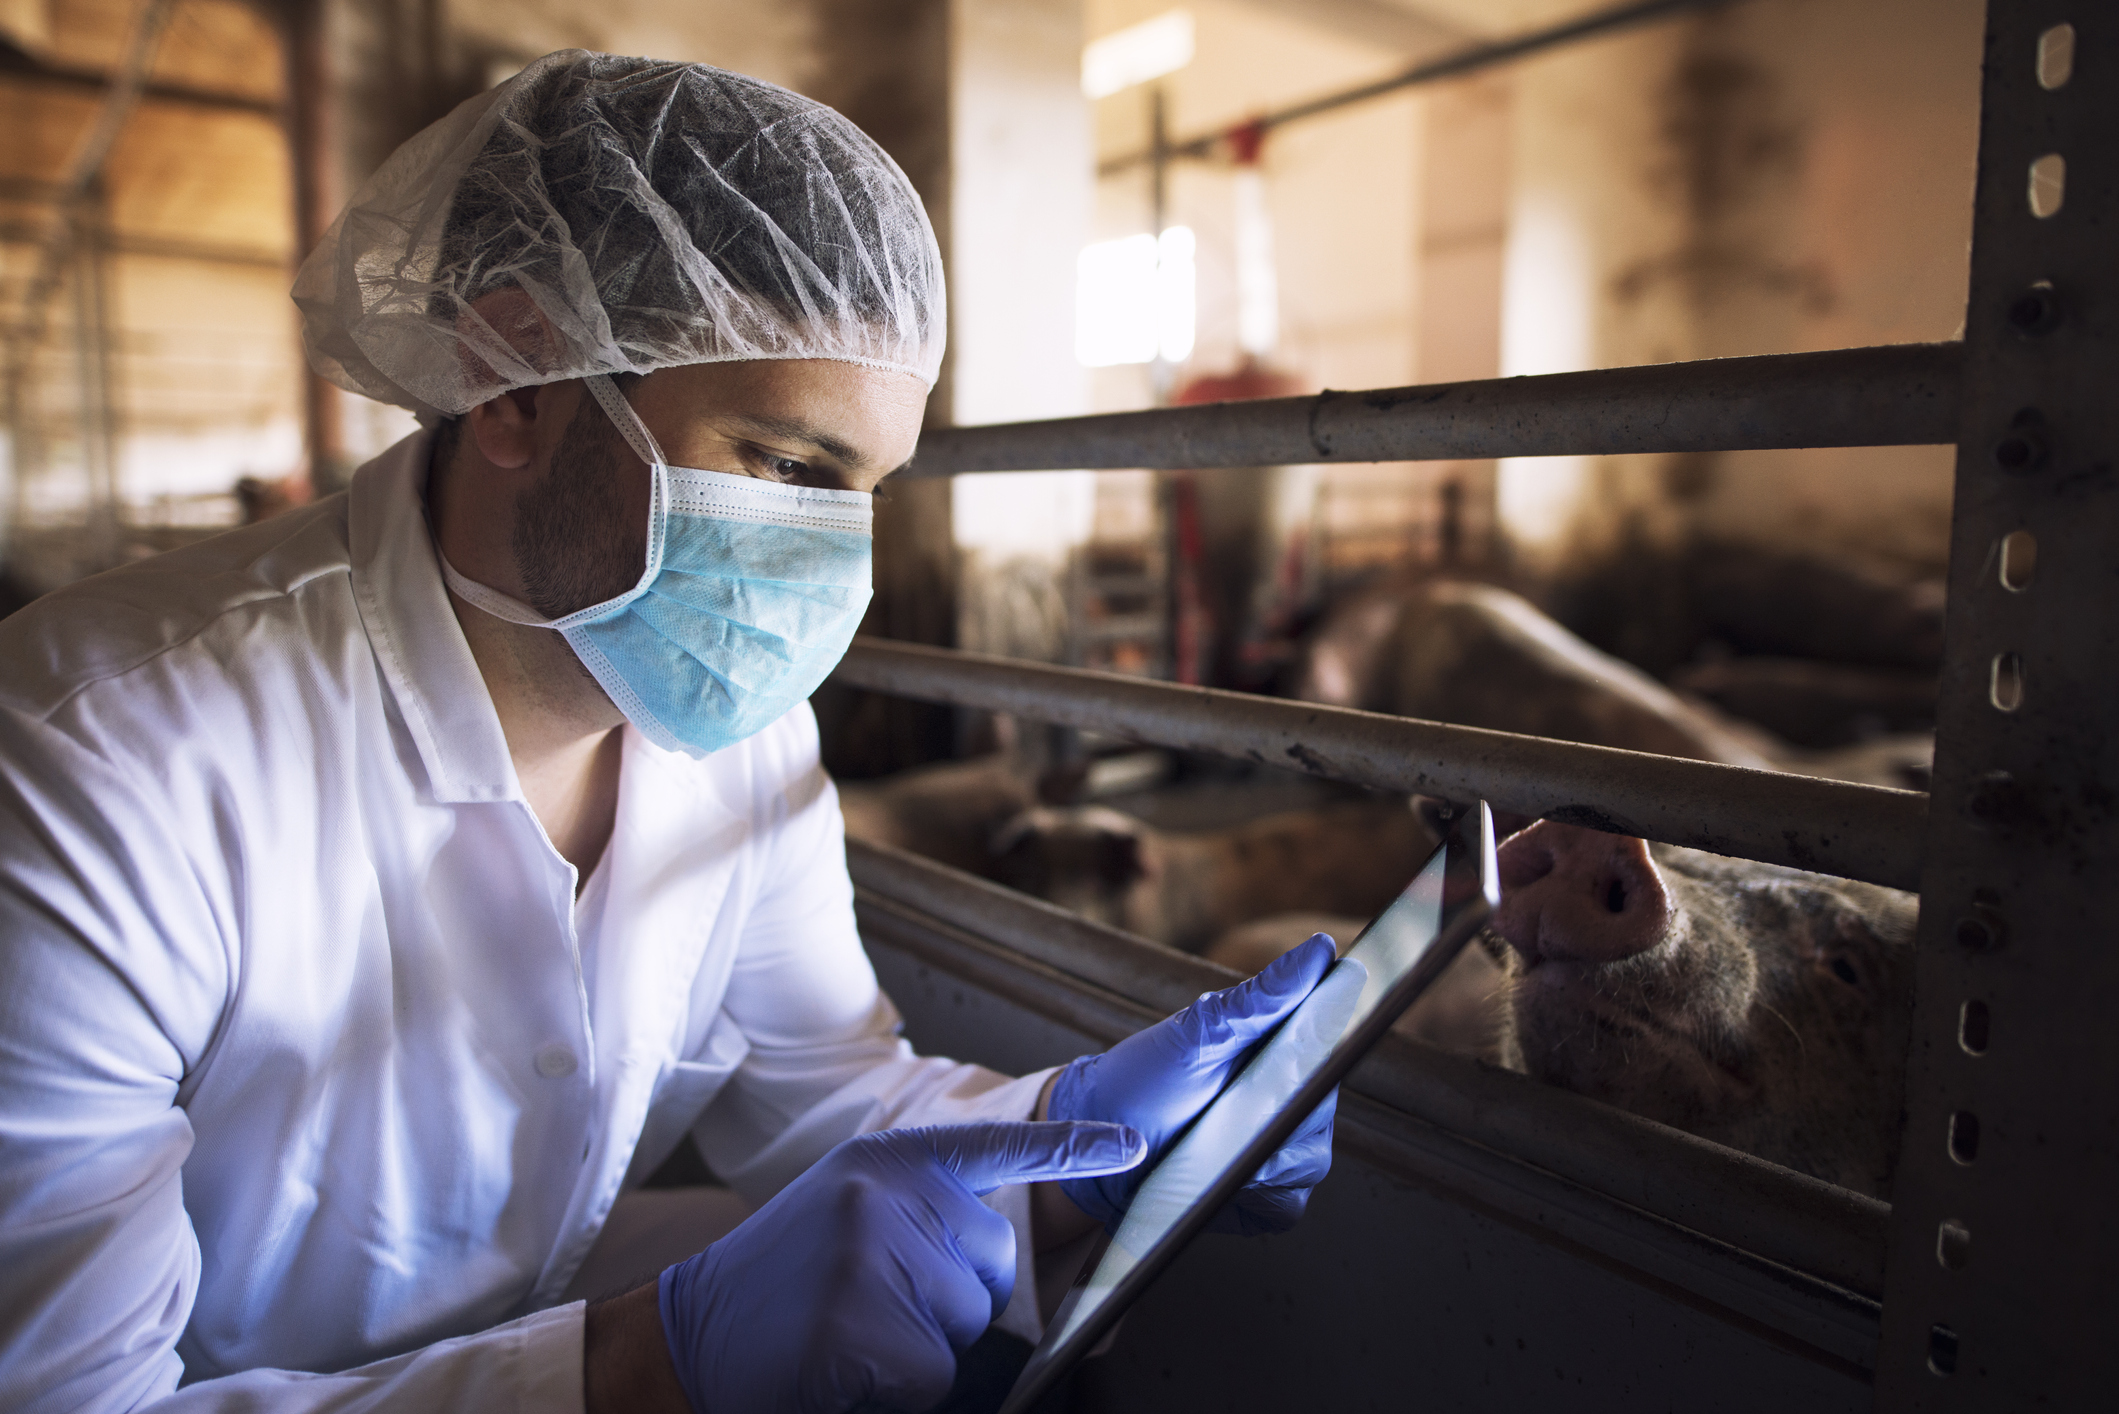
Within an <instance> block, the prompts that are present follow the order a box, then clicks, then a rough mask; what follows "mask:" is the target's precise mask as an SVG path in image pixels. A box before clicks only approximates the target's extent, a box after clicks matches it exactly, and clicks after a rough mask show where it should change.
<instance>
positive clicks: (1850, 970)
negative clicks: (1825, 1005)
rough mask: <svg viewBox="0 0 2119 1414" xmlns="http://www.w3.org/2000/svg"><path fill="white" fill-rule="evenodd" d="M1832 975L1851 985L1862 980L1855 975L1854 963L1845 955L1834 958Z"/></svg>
mask: <svg viewBox="0 0 2119 1414" xmlns="http://www.w3.org/2000/svg"><path fill="white" fill-rule="evenodd" d="M1832 975H1833V976H1834V977H1837V978H1838V979H1839V980H1840V981H1842V982H1844V983H1846V984H1847V985H1848V986H1850V987H1852V986H1854V985H1855V984H1856V983H1858V982H1860V981H1861V978H1860V977H1858V976H1856V975H1855V972H1854V964H1852V963H1850V962H1848V961H1847V960H1846V959H1845V958H1843V957H1835V958H1833V959H1832Z"/></svg>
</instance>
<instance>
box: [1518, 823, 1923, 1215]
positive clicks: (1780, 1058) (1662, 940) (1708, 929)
mask: <svg viewBox="0 0 2119 1414" xmlns="http://www.w3.org/2000/svg"><path fill="white" fill-rule="evenodd" d="M1500 871H1501V890H1502V893H1501V904H1500V907H1499V908H1498V909H1497V910H1496V911H1495V914H1494V917H1493V920H1492V930H1493V931H1494V932H1495V933H1496V934H1497V935H1498V936H1499V937H1500V938H1501V939H1502V940H1503V941H1504V942H1505V943H1506V944H1507V946H1508V948H1509V949H1510V953H1511V957H1510V966H1509V973H1510V977H1509V983H1508V1005H1507V1008H1506V1018H1505V1025H1504V1029H1503V1036H1502V1045H1501V1054H1502V1059H1503V1063H1504V1064H1506V1065H1508V1066H1510V1067H1511V1068H1513V1069H1517V1070H1521V1071H1523V1072H1525V1073H1526V1074H1529V1075H1531V1076H1534V1077H1536V1078H1538V1079H1540V1080H1543V1081H1546V1082H1548V1083H1551V1084H1554V1085H1558V1086H1562V1087H1564V1088H1566V1089H1569V1090H1573V1091H1576V1092H1578V1093H1580V1094H1583V1095H1587V1096H1590V1097H1591V1098H1593V1099H1597V1100H1602V1101H1605V1102H1607V1103H1609V1104H1613V1105H1617V1106H1619V1107H1620V1108H1622V1109H1627V1110H1631V1111H1633V1112H1634V1113H1636V1114H1640V1115H1645V1116H1647V1117H1648V1118H1650V1119H1654V1120H1659V1121H1661V1122H1663V1123H1664V1124H1668V1125H1672V1126H1674V1127H1676V1128H1678V1129H1683V1130H1686V1131H1688V1132H1690V1133H1693V1134H1697V1135H1699V1136H1701V1137H1702V1138H1706V1139H1712V1140H1715V1141H1716V1142H1718V1143H1722V1144H1727V1145H1729V1146H1731V1147H1733V1148H1737V1149H1743V1150H1745V1151H1747V1152H1749V1153H1753V1154H1756V1155H1758V1156H1759V1157H1761V1158H1765V1159H1769V1160H1771V1161H1773V1162H1774V1163H1778V1164H1782V1165H1785V1166H1786V1167H1788V1168H1792V1169H1796V1170H1799V1171H1801V1172H1803V1173H1808V1174H1812V1175H1814V1176H1816V1177H1818V1178H1822V1179H1825V1180H1827V1181H1829V1182H1832V1183H1837V1184H1840V1185H1843V1186H1845V1187H1847V1188H1851V1189H1854V1190H1856V1191H1858V1192H1861V1193H1866V1194H1869V1195H1871V1196H1872V1197H1877V1198H1888V1197H1889V1196H1890V1189H1891V1175H1892V1170H1893V1168H1894V1167H1895V1165H1896V1162H1897V1149H1898V1133H1899V1123H1900V1111H1901V1107H1902V1103H1903V1094H1904V1089H1905V1060H1906V1047H1907V1042H1908V1039H1909V1035H1910V1030H1911V1013H1912V994H1913V948H1912V940H1913V927H1914V921H1915V914H1916V903H1915V900H1914V899H1913V898H1912V896H1910V895H1908V894H1903V893H1899V892H1897V891H1895V890H1892V889H1885V888H1880V887H1877V886H1875V885H1871V884H1862V883H1855V882H1852V881H1849V880H1844V879H1832V878H1826V877H1823V876H1821V875H1816V874H1806V873H1802V872H1800V871H1798V870H1794V869H1784V868H1778V867H1776V866H1773V865H1768V864H1755V863H1750V862H1747V861H1743V860H1735V859H1724V858H1721V857H1719V856H1716V855H1711V854H1704V853H1701V852H1699V851H1697V850H1691V849H1681V848H1678V847H1675V846H1670V845H1650V844H1647V843H1645V842H1643V841H1641V840H1638V839H1631V838H1627V837H1624V836H1619V835H1607V834H1601V833H1598V832H1596V831H1592V830H1585V829H1579V828H1576V827H1574V826H1569V825H1561V824H1556V823H1553V822H1551V821H1543V822H1540V823H1539V824H1536V825H1534V826H1532V827H1530V828H1529V829H1527V830H1524V831H1522V832H1521V833H1519V834H1517V835H1515V836H1514V837H1513V838H1511V839H1510V840H1509V841H1508V842H1507V843H1506V844H1504V845H1503V846H1502V848H1501V853H1500Z"/></svg>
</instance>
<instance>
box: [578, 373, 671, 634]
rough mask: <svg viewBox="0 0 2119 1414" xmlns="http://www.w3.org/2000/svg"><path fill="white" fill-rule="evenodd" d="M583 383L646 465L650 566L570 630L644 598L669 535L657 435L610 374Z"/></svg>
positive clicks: (664, 468) (664, 466)
mask: <svg viewBox="0 0 2119 1414" xmlns="http://www.w3.org/2000/svg"><path fill="white" fill-rule="evenodd" d="M581 381H582V382H584V383H586V384H588V385H589V392H590V393H592V394H594V395H595V398H596V401H597V402H598V403H599V404H601V405H602V407H603V415H604V416H605V417H608V418H609V419H610V420H611V425H612V426H613V427H615V428H617V429H618V433H619V435H620V436H622V437H624V438H625V440H626V443H627V445H629V446H630V447H632V449H633V452H634V454H635V455H637V456H638V457H639V458H640V459H641V460H642V461H644V462H646V463H647V467H648V474H649V476H650V478H651V480H650V487H651V489H650V496H651V498H652V499H651V500H650V502H649V505H648V518H647V564H646V566H645V568H644V569H643V570H642V572H641V575H640V582H639V583H638V584H635V585H634V586H633V588H632V589H631V590H630V591H629V592H628V593H626V594H624V595H621V596H620V597H619V598H617V599H614V600H612V601H611V602H610V603H608V604H599V605H596V606H595V607H593V608H589V609H584V610H582V611H581V613H579V614H575V615H571V616H569V617H568V618H567V619H565V620H562V621H561V622H562V623H564V624H565V625H567V626H569V627H571V626H572V625H573V624H575V623H577V622H585V621H587V619H588V618H590V617H602V616H603V615H605V614H606V613H609V612H611V611H613V610H616V609H619V608H622V607H624V606H625V605H626V604H630V603H631V602H633V600H635V599H638V598H639V597H640V596H641V595H643V594H645V593H646V592H647V587H648V586H649V585H650V584H653V583H654V582H655V577H656V576H657V575H659V574H661V573H662V554H663V548H664V543H665V540H666V538H667V536H668V533H669V514H668V507H669V503H670V485H669V477H670V472H669V462H668V460H667V459H666V458H664V457H663V455H662V447H661V446H660V444H658V443H657V442H656V441H655V434H654V433H652V432H650V431H648V430H647V424H646V423H645V422H642V421H641V420H640V414H639V413H637V412H634V411H633V405H632V404H631V403H629V402H627V401H626V400H625V394H623V393H621V392H619V391H618V385H617V384H616V383H613V382H612V381H611V376H610V375H609V374H608V373H591V374H590V375H589V376H588V377H586V378H584V379H582V380H581ZM577 651H578V650H577Z"/></svg>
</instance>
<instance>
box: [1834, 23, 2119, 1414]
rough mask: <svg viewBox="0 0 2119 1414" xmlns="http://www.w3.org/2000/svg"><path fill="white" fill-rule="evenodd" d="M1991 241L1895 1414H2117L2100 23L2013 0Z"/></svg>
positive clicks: (1954, 550) (2112, 795)
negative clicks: (2047, 1412) (1970, 1413)
mask: <svg viewBox="0 0 2119 1414" xmlns="http://www.w3.org/2000/svg"><path fill="white" fill-rule="evenodd" d="M2070 21H2073V22H2074V27H2073V29H2072V30H2069V29H2068V28H2067V26H2068V25H2069V22H2070ZM1973 232H1974V235H1973V247H1972V279H1971V297H1970V306H1969V311H1968V315H1967V319H1966V331H1965V350H1964V381H1963V394H1962V396H1963V412H1964V423H1963V431H1962V434H1961V440H1960V442H1959V451H1958V461H1957V480H1956V510H1955V522H1954V527H1953V531H1952V543H1951V570H1950V608H1949V622H1948V630H1947V650H1946V651H1947V658H1946V666H1945V669H1944V675H1943V686H1942V700H1941V709H1940V728H1941V730H1940V733H1939V737H1940V745H1939V748H1938V751H1937V757H1936V763H1935V767H1936V769H1935V778H1934V787H1933V792H1932V804H1931V806H1930V810H1929V815H1928V825H1927V830H1928V835H1927V848H1926V851H1925V875H1924V880H1923V889H1922V894H1921V925H1920V943H1919V946H1920V960H1919V964H1918V991H1917V1002H1916V1011H1915V1018H1914V1020H1915V1024H1914V1041H1913V1051H1912V1055H1911V1058H1910V1060H1911V1064H1910V1069H1909V1074H1908V1079H1907V1104H1906V1128H1905V1148H1904V1153H1903V1157H1902V1159H1901V1161H1900V1164H1899V1168H1898V1178H1897V1185H1896V1191H1895V1193H1894V1195H1893V1197H1894V1206H1893V1213H1892V1221H1891V1244H1890V1251H1889V1265H1888V1271H1887V1277H1886V1285H1885V1298H1884V1324H1883V1337H1882V1345H1881V1347H1880V1349H1879V1351H1878V1359H1877V1375H1876V1396H1875V1407H1876V1408H1878V1409H1879V1410H1890V1411H1894V1414H1896V1411H1902V1410H1915V1409H1918V1410H1930V1409H1933V1410H1945V1409H1948V1410H1970V1409H1978V1410H2002V1409H2008V1410H2017V1409H2032V1408H2050V1409H2089V1408H2110V1407H2111V1406H2112V1402H2113V1399H2114V1394H2113V1390H2114V1388H2115V1387H2119V1381H2115V1379H2114V1377H2113V1374H2112V1371H2111V1367H2110V1365H2109V1364H2108V1361H2109V1360H2110V1358H2111V1357H2110V1353H2109V1352H2110V1342H2111V1340H2112V1335H2113V1332H2114V1330H2115V1329H2119V1222H2115V1221H2113V1220H2112V1218H2111V1216H2110V1209H2111V1205H2112V1201H2113V1198H2114V1195H2119V1099H2115V1097H2119V1025H2115V1024H2114V1018H2113V1008H2114V1006H2115V1005H2119V947H2115V946H2114V918H2115V915H2119V691H2115V688H2119V680H2115V673H2114V663H2115V659H2114V650H2115V647H2119V477H2115V471H2114V457H2115V454H2119V15H2115V14H2114V13H2113V10H2112V8H2111V7H2110V6H2109V5H2092V4H2088V3H2085V2H2084V0H1992V3H1991V4H1990V6H1989V9H1988V29H1987V42H1986V62H1985V74H1984V99H1983V111H1982V116H1981V131H1980V156H1979V178H1978V187H1977V195H1976V207H1975V216H1974V225H1973ZM2033 538H2034V539H2033ZM2034 545H2035V548H2034ZM2034 557H2035V558H2034Z"/></svg>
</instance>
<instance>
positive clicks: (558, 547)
mask: <svg viewBox="0 0 2119 1414" xmlns="http://www.w3.org/2000/svg"><path fill="white" fill-rule="evenodd" d="M632 455H633V453H632V449H631V448H630V447H628V446H627V445H626V444H625V441H624V439H623V438H621V437H620V436H619V434H618V429H617V428H615V427H613V426H612V425H611V422H610V419H609V418H607V417H605V416H604V414H603V409H602V408H600V407H598V406H597V405H596V403H595V401H594V400H593V399H591V398H589V397H587V396H584V397H583V398H582V400H581V406H580V407H578V408H576V409H575V410H574V417H573V420H572V421H571V422H569V423H568V424H567V430H566V435H565V436H563V437H561V438H560V440H559V450H558V451H557V452H556V453H555V454H554V455H553V457H552V465H551V467H550V468H549V469H548V470H547V471H546V472H545V474H544V478H543V479H542V480H541V481H539V482H538V483H537V484H536V485H534V486H532V487H530V488H529V489H528V490H526V491H524V492H522V493H521V494H520V495H518V496H517V497H516V498H515V529H514V533H513V534H512V535H511V536H510V538H509V548H510V549H511V550H512V551H513V552H514V555H515V569H516V572H517V573H518V574H520V575H521V576H522V586H523V594H524V597H525V598H527V599H528V600H529V602H530V604H531V606H532V607H533V608H535V609H536V610H537V612H539V613H541V614H543V615H544V616H545V617H547V618H554V619H556V618H561V617H563V616H565V615H567V614H571V613H575V612H577V611H579V610H582V609H586V608H588V607H589V606H590V605H591V604H601V603H602V602H604V601H605V600H606V599H615V598H617V597H618V596H619V595H621V594H623V593H625V592H626V591H627V590H628V589H631V588H632V587H633V586H634V585H635V584H637V583H639V582H640V574H641V571H642V570H643V569H644V568H645V567H646V564H647V527H646V526H645V525H643V524H640V523H638V522H636V521H635V520H633V518H632V517H631V516H630V515H629V514H628V513H627V511H626V508H625V497H624V495H623V493H622V491H621V485H622V482H623V478H624V476H625V474H626V470H627V468H626V461H627V460H629V459H630V458H631V457H632Z"/></svg>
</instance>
